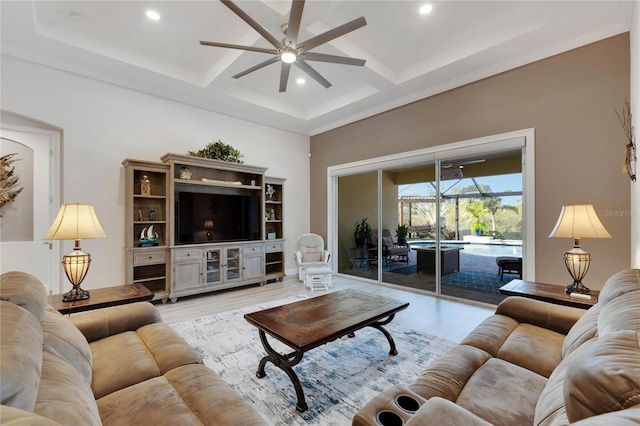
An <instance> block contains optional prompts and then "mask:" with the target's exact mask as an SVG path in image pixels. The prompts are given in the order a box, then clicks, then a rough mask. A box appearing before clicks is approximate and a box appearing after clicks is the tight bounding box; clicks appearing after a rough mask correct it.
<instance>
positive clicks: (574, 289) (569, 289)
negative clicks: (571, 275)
mask: <svg viewBox="0 0 640 426" xmlns="http://www.w3.org/2000/svg"><path fill="white" fill-rule="evenodd" d="M564 291H565V293H567V294H570V293H580V294H591V290H589V287H587V286H585V285H584V284H582V283H581V282H577V281H574V282H573V284H570V285H568V286H566V287H565V288H564Z"/></svg>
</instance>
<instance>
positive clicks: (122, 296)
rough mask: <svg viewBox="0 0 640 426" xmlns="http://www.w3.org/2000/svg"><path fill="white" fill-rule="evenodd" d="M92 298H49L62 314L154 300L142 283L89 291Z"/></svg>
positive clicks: (57, 295)
mask: <svg viewBox="0 0 640 426" xmlns="http://www.w3.org/2000/svg"><path fill="white" fill-rule="evenodd" d="M89 293H90V297H89V298H88V299H85V300H75V301H73V302H63V301H62V294H54V295H52V296H49V304H50V305H51V306H53V307H54V308H55V309H57V310H58V312H60V313H62V314H69V315H70V314H71V313H76V312H84V311H91V310H93V309H100V308H106V307H108V306H116V305H124V304H127V303H134V302H144V301H147V300H151V299H153V292H152V291H151V290H149V289H148V288H147V287H145V286H144V285H142V284H140V283H135V284H127V285H119V286H115V287H105V288H96V289H92V290H89Z"/></svg>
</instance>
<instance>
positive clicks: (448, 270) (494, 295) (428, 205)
mask: <svg viewBox="0 0 640 426" xmlns="http://www.w3.org/2000/svg"><path fill="white" fill-rule="evenodd" d="M523 146H524V138H522V139H520V140H516V141H507V143H498V144H485V145H484V146H481V147H477V146H476V147H474V149H471V150H467V151H469V153H468V154H467V153H466V152H467V151H465V150H464V149H462V150H448V151H446V152H442V153H438V152H436V153H435V154H427V155H411V156H407V158H404V159H393V160H391V161H389V160H385V161H380V162H379V164H378V166H379V167H377V168H375V169H374V170H362V166H361V165H359V166H358V167H357V168H355V169H353V170H352V171H356V172H355V173H351V174H347V173H343V174H340V173H336V174H338V176H336V177H335V179H336V180H335V181H334V182H335V189H336V191H335V192H336V193H335V194H334V196H335V198H334V199H335V207H336V212H337V214H336V216H335V217H336V224H335V229H336V231H335V232H336V233H335V235H336V238H337V242H338V244H337V247H336V248H337V253H338V258H337V263H338V265H337V266H338V267H337V271H338V272H340V273H345V274H348V275H352V276H357V277H361V278H366V279H370V280H373V281H374V282H384V283H390V284H396V285H401V286H407V287H412V288H417V289H421V290H426V291H433V292H436V293H438V294H444V295H448V296H454V297H460V298H466V299H470V300H475V301H481V302H487V303H498V302H499V301H500V300H501V299H502V296H501V295H500V294H499V292H498V289H499V288H500V287H501V286H502V285H503V284H504V283H506V282H508V281H509V280H511V279H513V278H522V277H523V274H524V273H525V269H526V267H525V266H526V262H527V259H526V258H525V257H524V255H523V254H524V253H525V252H526V250H525V249H524V248H523V242H525V236H526V235H525V216H524V215H525V211H527V210H526V208H525V199H524V190H523V189H524V187H523V182H524V181H525V180H526V179H525V178H526V176H525V173H523V167H522V164H523V157H522V153H523ZM374 164H375V163H374ZM531 177H532V175H530V176H529V179H531ZM334 247H335V243H334Z"/></svg>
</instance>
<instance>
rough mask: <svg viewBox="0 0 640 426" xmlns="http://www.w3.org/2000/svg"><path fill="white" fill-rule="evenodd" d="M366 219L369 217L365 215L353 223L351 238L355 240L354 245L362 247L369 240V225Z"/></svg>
mask: <svg viewBox="0 0 640 426" xmlns="http://www.w3.org/2000/svg"><path fill="white" fill-rule="evenodd" d="M367 219H369V218H368V217H365V218H363V219H362V220H361V221H359V222H356V223H355V224H354V225H353V238H354V240H355V242H356V247H364V246H365V245H366V244H367V241H371V225H369V223H368V222H367Z"/></svg>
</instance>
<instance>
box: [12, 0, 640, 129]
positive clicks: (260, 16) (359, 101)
mask: <svg viewBox="0 0 640 426" xmlns="http://www.w3.org/2000/svg"><path fill="white" fill-rule="evenodd" d="M425 3H427V2H422V1H378V0H369V1H366V0H360V1H355V0H347V1H324V0H323V1H320V0H316V1H314V0H309V1H307V2H306V5H305V8H304V13H303V16H302V23H301V28H300V35H299V40H304V39H308V38H311V37H313V36H315V35H317V34H320V33H322V32H324V31H326V30H329V29H331V28H334V27H336V26H339V25H341V24H344V23H346V22H348V21H351V20H353V19H355V18H358V17H360V16H364V17H365V19H366V20H367V25H366V26H365V27H363V28H360V29H358V30H355V31H353V32H351V33H349V34H347V35H345V36H342V37H339V38H336V39H334V40H332V41H331V42H329V43H327V44H324V45H322V46H321V47H318V48H317V49H315V50H314V52H318V53H327V54H334V55H340V56H349V57H354V58H362V59H366V61H367V62H366V65H365V66H364V67H356V66H347V65H337V64H329V63H320V62H314V63H313V64H312V65H313V67H314V68H315V69H316V70H317V71H318V72H319V73H320V74H322V76H324V77H325V78H326V79H327V80H328V81H329V82H330V83H332V86H331V87H330V88H328V89H325V88H324V87H322V86H321V85H320V84H318V83H317V82H316V81H314V80H313V79H311V78H309V77H308V76H307V75H306V74H304V73H303V72H301V71H300V70H299V69H298V68H296V67H292V71H291V77H290V80H289V86H288V88H287V91H286V92H284V93H279V92H278V84H279V78H280V65H279V64H274V65H270V66H267V67H265V68H262V69H260V70H258V71H255V72H253V73H251V74H248V75H247V76H245V77H242V78H239V79H233V78H232V77H231V76H232V75H235V74H237V73H239V72H241V71H244V70H245V69H247V68H250V67H252V66H254V65H256V64H258V63H260V62H262V61H264V60H266V59H268V56H267V55H265V54H263V53H257V52H244V51H240V50H230V49H223V48H217V47H206V46H201V45H200V44H199V41H200V40H208V41H216V42H223V43H231V44H241V45H249V46H258V47H263V48H271V45H269V44H268V43H267V42H266V41H265V40H264V39H263V38H262V37H261V36H260V35H259V34H258V33H257V32H256V31H255V30H253V29H252V28H251V27H250V26H249V25H247V24H246V23H245V22H244V21H243V20H241V19H240V18H239V17H238V16H237V15H235V14H234V13H233V12H232V11H231V10H229V9H228V8H227V7H225V6H224V5H223V4H222V3H220V2H218V1H213V0H210V1H154V0H142V1H35V2H31V1H6V0H2V1H1V2H0V14H1V24H2V30H1V43H2V44H1V50H2V53H3V54H6V55H11V56H16V57H19V58H22V59H26V60H29V61H34V62H37V63H42V64H45V65H49V66H52V67H55V68H59V69H63V70H66V71H70V72H73V73H77V74H80V75H83V76H87V77H91V78H95V79H97V80H101V81H106V82H110V83H113V84H117V85H120V86H123V87H127V88H131V89H134V90H137V91H140V92H144V93H149V94H153V95H156V96H160V97H163V98H166V99H171V100H175V101H178V102H182V103H185V104H189V105H194V106H198V107H201V108H205V109H208V110H211V111H216V112H220V113H224V114H228V115H232V116H235V117H239V118H242V119H246V120H250V121H253V122H257V123H262V124H267V125H270V126H273V127H276V128H281V129H285V130H289V131H293V132H296V133H300V134H305V135H313V134H317V133H320V132H323V131H326V130H329V129H332V128H335V127H338V126H341V125H344V124H347V123H349V122H352V121H355V120H358V119H362V118H365V117H368V116H371V115H374V114H377V113H380V112H383V111H385V110H388V109H391V108H394V107H397V106H400V105H404V104H407V103H409V102H413V101H416V100H418V99H422V98H425V97H428V96H431V95H433V94H436V93H440V92H442V91H445V90H448V89H451V88H454V87H457V86H460V85H463V84H466V83H469V82H472V81H476V80H479V79H481V78H485V77H488V76H490V75H494V74H496V73H499V72H503V71H506V70H509V69H512V68H515V67H518V66H521V65H524V64H527V63H530V62H533V61H536V60H539V59H542V58H545V57H548V56H551V55H555V54H558V53H561V52H564V51H566V50H569V49H573V48H576V47H579V46H582V45H584V44H588V43H592V42H595V41H597V40H601V39H604V38H607V37H611V36H613V35H616V34H620V33H622V32H625V31H628V30H629V27H630V16H631V9H632V2H631V1H603V2H598V1H566V2H565V1H455V0H448V1H438V2H430V4H431V5H432V6H433V10H432V11H431V13H429V14H426V15H422V14H420V13H419V12H418V10H419V8H420V6H422V5H424V4H425ZM236 4H237V5H238V6H239V7H240V8H241V9H243V10H244V11H245V12H246V13H247V14H249V15H250V16H251V17H252V18H253V19H254V20H255V21H257V22H258V23H259V24H260V25H262V26H263V27H264V28H265V29H266V30H267V31H269V32H270V33H271V34H273V35H274V36H276V37H277V38H280V37H283V34H282V32H281V30H280V27H281V25H282V24H283V23H285V22H287V21H288V13H289V10H290V8H291V1H276V0H273V1H272V0H264V1H245V0H238V1H237V2H236ZM636 7H638V5H637V4H636ZM148 10H154V11H156V12H157V13H158V14H159V15H160V19H159V20H157V21H153V20H150V19H149V18H147V16H146V15H145V14H146V12H147V11H148ZM298 78H304V79H305V80H306V81H305V83H304V84H298V83H297V82H296V80H297V79H298ZM2 84H3V85H4V84H9V82H6V81H5V80H2Z"/></svg>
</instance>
